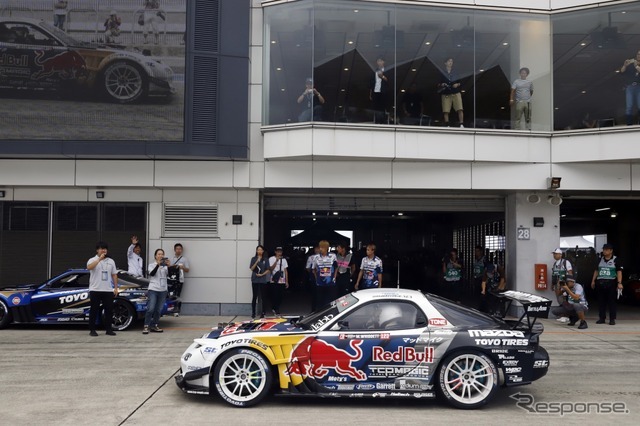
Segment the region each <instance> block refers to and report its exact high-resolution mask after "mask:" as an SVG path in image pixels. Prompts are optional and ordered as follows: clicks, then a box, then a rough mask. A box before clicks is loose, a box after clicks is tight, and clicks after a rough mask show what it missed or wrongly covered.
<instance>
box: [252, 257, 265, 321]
mask: <svg viewBox="0 0 640 426" xmlns="http://www.w3.org/2000/svg"><path fill="white" fill-rule="evenodd" d="M249 269H251V289H252V291H253V297H252V298H251V319H255V318H256V303H257V301H258V298H260V306H261V308H262V315H261V316H260V318H264V304H265V303H266V298H265V295H266V294H267V289H268V286H267V284H269V277H268V275H269V257H268V256H267V252H266V250H265V249H264V247H263V246H262V245H259V246H258V247H256V255H255V256H253V257H252V258H251V263H250V265H249Z"/></svg>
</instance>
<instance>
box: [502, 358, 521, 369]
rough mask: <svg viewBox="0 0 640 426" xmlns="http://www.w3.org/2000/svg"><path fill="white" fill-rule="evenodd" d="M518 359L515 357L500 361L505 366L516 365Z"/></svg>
mask: <svg viewBox="0 0 640 426" xmlns="http://www.w3.org/2000/svg"><path fill="white" fill-rule="evenodd" d="M518 362H520V361H518V360H517V359H515V360H514V359H512V360H504V361H502V365H504V366H505V367H515V366H516V365H518Z"/></svg>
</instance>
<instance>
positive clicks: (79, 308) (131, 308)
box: [0, 269, 182, 331]
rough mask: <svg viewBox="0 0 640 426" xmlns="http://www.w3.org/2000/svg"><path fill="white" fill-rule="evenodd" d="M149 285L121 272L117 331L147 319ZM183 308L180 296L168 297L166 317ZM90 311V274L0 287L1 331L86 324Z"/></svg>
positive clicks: (69, 274) (115, 321)
mask: <svg viewBox="0 0 640 426" xmlns="http://www.w3.org/2000/svg"><path fill="white" fill-rule="evenodd" d="M148 286H149V280H147V279H146V278H142V277H134V276H132V275H130V274H128V273H127V272H124V271H118V295H117V296H116V298H115V299H114V301H113V305H114V306H113V318H112V327H113V329H114V330H116V331H118V330H120V331H122V330H127V329H129V328H131V327H132V326H133V325H134V324H135V323H136V322H137V321H138V320H141V319H143V318H144V315H145V312H146V310H147V301H148ZM181 305H182V302H181V301H180V299H179V298H178V297H176V296H175V295H173V294H171V293H170V294H168V296H167V299H166V300H165V303H164V306H163V307H162V315H175V314H179V313H180V308H181ZM89 308H90V298H89V271H88V270H86V269H69V270H68V271H66V272H64V273H62V274H60V275H58V276H56V277H54V278H51V279H50V280H48V281H46V282H44V283H41V284H28V285H23V286H16V287H9V288H0V329H2V328H6V327H8V326H9V325H10V324H83V323H85V324H86V323H89ZM99 321H100V322H102V321H104V318H100V319H99Z"/></svg>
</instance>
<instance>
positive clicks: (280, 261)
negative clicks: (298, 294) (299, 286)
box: [269, 247, 289, 317]
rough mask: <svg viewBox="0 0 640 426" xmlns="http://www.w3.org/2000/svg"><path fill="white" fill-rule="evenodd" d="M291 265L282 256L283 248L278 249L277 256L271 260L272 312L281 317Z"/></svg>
mask: <svg viewBox="0 0 640 426" xmlns="http://www.w3.org/2000/svg"><path fill="white" fill-rule="evenodd" d="M288 268H289V263H288V262H287V259H285V258H284V256H283V255H282V247H276V255H275V256H271V257H270V258H269V270H270V271H271V311H272V312H273V314H274V315H275V316H278V317H279V316H280V304H281V303H282V298H283V296H284V290H285V288H289V270H288Z"/></svg>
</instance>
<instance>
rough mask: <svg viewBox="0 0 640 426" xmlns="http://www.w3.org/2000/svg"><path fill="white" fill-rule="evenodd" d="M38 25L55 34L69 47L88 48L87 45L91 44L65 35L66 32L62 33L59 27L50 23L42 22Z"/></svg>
mask: <svg viewBox="0 0 640 426" xmlns="http://www.w3.org/2000/svg"><path fill="white" fill-rule="evenodd" d="M38 25H40V27H42V28H43V29H44V30H46V31H48V32H49V33H51V34H53V35H54V37H56V38H57V39H58V40H60V41H62V43H64V44H65V45H67V46H86V45H87V44H89V43H87V42H85V41H80V40H77V39H75V38H73V37H71V36H70V35H69V34H67V33H65V32H64V31H62V30H61V29H59V28H57V27H54V26H53V25H51V24H50V23H48V22H45V21H41V22H40V23H39V24H38Z"/></svg>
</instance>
